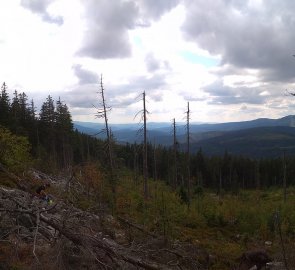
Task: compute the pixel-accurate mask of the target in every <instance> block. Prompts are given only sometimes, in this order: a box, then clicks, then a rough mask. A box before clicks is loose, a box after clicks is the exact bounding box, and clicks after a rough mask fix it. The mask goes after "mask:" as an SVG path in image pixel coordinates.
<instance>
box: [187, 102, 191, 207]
mask: <svg viewBox="0 0 295 270" xmlns="http://www.w3.org/2000/svg"><path fill="white" fill-rule="evenodd" d="M189 124H190V108H189V102H188V103H187V111H186V136H187V142H186V143H187V149H186V166H187V197H188V207H190V203H191V179H190V126H189Z"/></svg>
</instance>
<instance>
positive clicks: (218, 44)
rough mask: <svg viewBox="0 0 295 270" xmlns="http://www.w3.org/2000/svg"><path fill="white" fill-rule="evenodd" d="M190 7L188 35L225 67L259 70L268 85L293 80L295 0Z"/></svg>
mask: <svg viewBox="0 0 295 270" xmlns="http://www.w3.org/2000/svg"><path fill="white" fill-rule="evenodd" d="M253 4H254V5H253ZM255 4H256V5H255ZM186 5H187V17H186V21H185V23H184V25H183V28H182V29H183V31H184V35H185V37H186V38H187V39H188V40H191V41H195V42H197V43H198V44H199V45H200V46H201V47H202V48H204V49H206V50H208V51H209V52H210V53H211V54H215V55H221V57H222V62H221V65H226V64H227V65H231V66H234V67H236V68H242V69H243V68H250V69H259V70H261V73H260V76H261V78H262V79H263V80H267V81H270V80H271V81H286V80H293V78H294V72H293V71H294V70H295V59H294V58H292V57H291V55H292V54H293V53H294V52H295V47H294V40H295V17H294V12H293V11H294V8H295V2H294V1H292V0H286V1H275V0H270V1H269V0H264V1H262V2H261V5H260V4H259V2H258V1H257V2H256V1H230V0H196V1H189V0H187V1H186Z"/></svg>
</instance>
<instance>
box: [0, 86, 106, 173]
mask: <svg viewBox="0 0 295 270" xmlns="http://www.w3.org/2000/svg"><path fill="white" fill-rule="evenodd" d="M0 126H2V127H5V128H7V129H9V130H10V131H11V132H12V133H13V134H15V135H18V136H24V137H27V138H28V139H29V142H30V145H31V151H30V152H31V155H32V156H33V158H34V159H35V160H36V163H37V165H38V166H39V167H41V168H42V169H44V170H55V169H60V168H67V167H69V166H70V165H72V164H77V163H81V162H85V161H87V160H97V159H101V158H102V157H103V156H102V152H103V151H102V147H103V145H102V141H101V140H98V139H96V138H93V137H91V136H89V135H86V134H82V133H80V132H78V131H77V130H74V128H73V122H72V117H71V114H70V112H69V109H68V106H67V105H66V104H65V103H64V102H62V101H61V100H60V98H59V99H58V100H57V101H54V100H53V98H52V97H51V96H50V95H49V96H48V97H47V98H46V100H45V101H44V102H43V104H42V106H41V109H40V111H39V112H37V110H36V107H35V105H34V101H33V100H29V98H28V96H27V95H26V94H25V93H24V92H22V93H18V91H17V90H15V91H14V93H13V97H12V99H11V98H10V96H9V94H8V88H7V85H6V83H3V84H2V86H1V93H0Z"/></svg>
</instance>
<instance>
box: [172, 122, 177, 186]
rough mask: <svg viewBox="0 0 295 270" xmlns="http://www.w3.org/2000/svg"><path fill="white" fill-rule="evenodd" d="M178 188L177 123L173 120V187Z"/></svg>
mask: <svg viewBox="0 0 295 270" xmlns="http://www.w3.org/2000/svg"><path fill="white" fill-rule="evenodd" d="M176 186H177V140H176V123H175V118H174V119H173V187H174V188H176Z"/></svg>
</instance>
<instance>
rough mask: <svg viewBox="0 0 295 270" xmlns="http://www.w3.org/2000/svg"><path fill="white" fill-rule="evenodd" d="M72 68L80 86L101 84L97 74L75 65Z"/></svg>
mask: <svg viewBox="0 0 295 270" xmlns="http://www.w3.org/2000/svg"><path fill="white" fill-rule="evenodd" d="M72 68H73V70H74V73H75V75H76V77H77V78H78V79H79V84H80V85H83V84H91V83H99V76H98V75H97V74H96V73H94V72H92V71H89V70H86V69H84V68H83V67H82V66H81V65H74V66H73V67H72Z"/></svg>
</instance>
